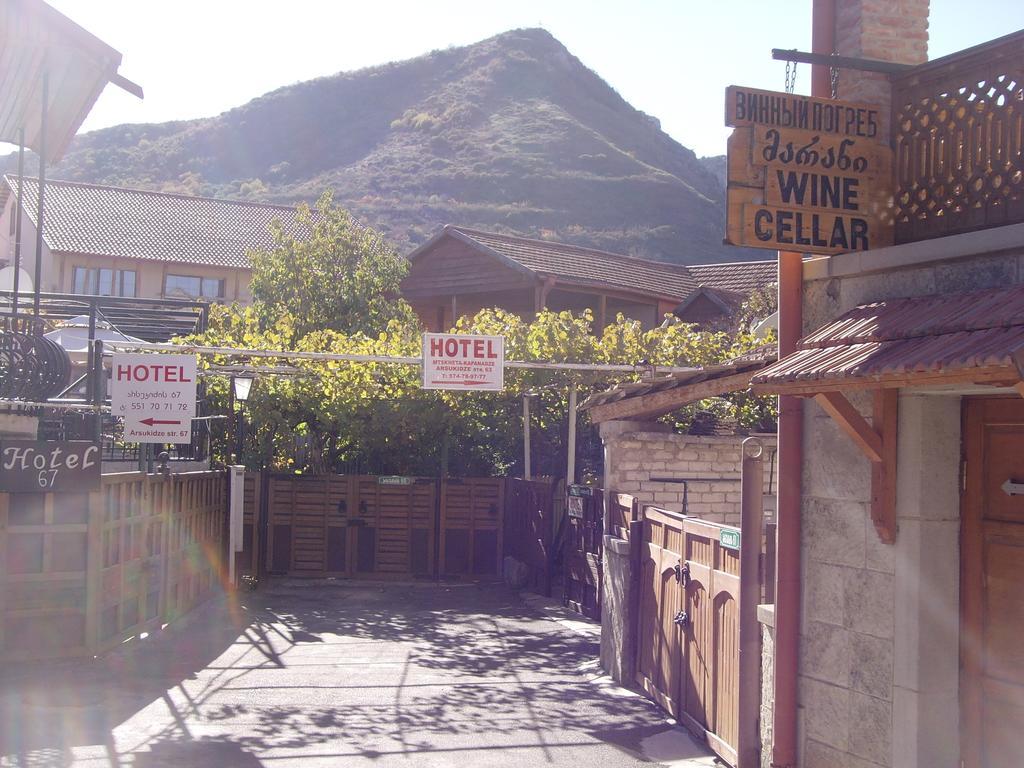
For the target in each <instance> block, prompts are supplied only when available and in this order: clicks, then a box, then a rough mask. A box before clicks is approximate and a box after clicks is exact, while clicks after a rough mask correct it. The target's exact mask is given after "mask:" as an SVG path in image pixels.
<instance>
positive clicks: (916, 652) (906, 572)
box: [798, 232, 1024, 768]
mask: <svg viewBox="0 0 1024 768" xmlns="http://www.w3.org/2000/svg"><path fill="white" fill-rule="evenodd" d="M991 235H992V233H991V232H989V233H985V232H979V233H972V234H971V235H969V236H959V237H960V238H962V241H961V242H964V243H975V244H976V245H975V247H976V248H977V249H978V250H977V251H976V253H975V255H971V253H970V251H969V250H968V249H966V248H965V250H964V255H962V256H960V257H957V258H947V259H945V260H939V261H932V262H922V263H916V264H911V265H908V266H906V267H903V268H897V269H890V270H889V271H876V272H870V273H862V274H855V275H849V276H842V277H833V278H823V279H817V280H813V281H810V282H807V283H805V286H804V288H805V290H804V329H805V331H808V332H809V331H811V330H813V329H815V328H817V327H820V326H821V325H823V324H824V323H826V322H828V321H829V320H831V319H833V318H835V317H836V316H838V315H840V314H842V313H843V312H846V311H848V310H850V309H852V308H853V307H855V306H857V305H859V304H863V303H867V302H872V301H879V300H884V299H890V298H899V297H905V296H921V295H928V294H946V293H948V294H954V293H960V292H964V291H970V290H976V289H983V288H1003V287H1008V286H1011V285H1015V284H1017V285H1019V284H1022V283H1024V255H1022V253H1024V249H1016V250H1003V251H1001V252H998V253H989V252H987V251H986V250H985V248H986V247H987V246H986V241H987V239H988V238H989V237H990V236H991ZM907 248H912V246H904V247H903V249H907ZM892 251H893V252H894V254H898V253H899V252H900V251H901V249H900V248H894V249H892ZM882 256H883V254H881V253H880V254H878V258H882ZM849 399H850V401H851V402H852V403H853V405H854V406H855V407H857V408H858V409H859V410H860V411H861V413H862V414H864V415H865V416H869V414H870V400H869V398H868V396H866V395H861V396H857V395H854V394H850V395H849ZM960 419H961V399H960V397H959V396H957V395H955V394H942V395H940V394H927V395H925V394H914V393H912V392H907V391H904V392H902V393H901V395H900V400H899V438H898V459H897V477H896V482H897V505H896V506H897V525H898V532H897V539H896V543H895V545H891V546H890V545H885V544H882V543H881V542H880V541H879V539H878V536H877V534H876V532H875V529H874V526H873V525H872V523H871V520H870V498H871V483H870V466H869V462H868V460H867V459H866V458H865V457H864V455H863V454H862V453H861V452H860V450H858V448H857V447H856V446H855V445H854V444H853V442H852V441H851V440H850V439H849V438H848V437H847V436H846V435H845V434H843V433H842V432H841V431H840V429H839V427H837V426H836V424H835V422H833V421H832V419H830V418H829V417H828V416H827V415H826V414H825V413H824V412H823V411H822V410H821V409H820V408H819V407H818V406H817V405H816V404H815V403H813V402H811V401H808V402H807V403H806V405H805V408H804V466H803V499H802V512H803V526H802V551H803V564H802V568H803V574H802V581H803V585H804V587H803V604H802V616H801V619H802V621H801V638H800V679H799V688H798V691H799V715H798V723H799V732H800V747H801V755H802V757H801V763H800V764H801V766H806V767H807V768H813V767H814V766H830V767H832V766H856V768H872V767H878V766H881V767H883V768H889V767H890V766H892V767H893V768H896V767H898V768H903V766H911V767H913V766H918V767H920V768H924V767H925V766H927V768H956V767H957V766H958V765H959V762H960V757H959V750H960V747H959V741H958V739H959V735H958V734H959V693H958V677H957V670H958V655H959V635H958V632H959V624H958V621H959V620H958V616H959V607H960V606H959V592H958V587H959V581H958V580H959V562H960V552H959V538H958V537H959V526H960V521H959V487H958V479H959V473H960V440H961V435H960V429H961V423H960Z"/></svg>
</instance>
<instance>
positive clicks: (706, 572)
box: [679, 517, 740, 765]
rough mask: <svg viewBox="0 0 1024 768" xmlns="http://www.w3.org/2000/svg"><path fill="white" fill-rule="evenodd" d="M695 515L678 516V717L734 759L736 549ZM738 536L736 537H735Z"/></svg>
mask: <svg viewBox="0 0 1024 768" xmlns="http://www.w3.org/2000/svg"><path fill="white" fill-rule="evenodd" d="M723 529H727V530H730V531H732V532H735V531H736V529H735V528H727V526H723V525H719V524H718V523H709V522H705V521H703V520H699V519H697V518H692V517H690V518H686V519H685V520H684V521H683V531H682V535H683V542H682V554H683V557H682V562H683V584H684V587H685V589H684V594H685V598H686V599H685V603H684V608H683V610H684V611H685V612H686V623H685V630H686V631H685V632H684V635H683V646H682V652H683V659H682V664H683V675H682V678H681V680H680V685H681V690H680V694H679V702H680V705H679V707H680V712H679V719H680V720H681V721H682V723H683V724H684V725H686V726H687V727H688V728H689V729H690V730H691V731H692V732H694V733H696V734H697V735H701V736H704V738H705V739H707V742H708V744H709V745H710V746H711V748H712V749H713V750H714V751H715V752H716V753H717V754H718V755H719V756H720V757H722V758H723V759H724V760H725V761H726V762H728V763H729V764H730V765H736V745H737V741H738V739H739V688H740V683H739V663H740V617H739V603H740V601H739V590H740V553H739V550H736V549H728V548H726V547H724V546H722V543H721V541H722V536H721V533H722V530H723ZM737 541H738V538H737Z"/></svg>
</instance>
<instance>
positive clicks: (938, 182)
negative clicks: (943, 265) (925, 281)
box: [892, 32, 1024, 243]
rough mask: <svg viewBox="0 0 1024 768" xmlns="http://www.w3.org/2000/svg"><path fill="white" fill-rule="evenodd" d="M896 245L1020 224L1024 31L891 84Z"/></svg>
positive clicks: (1023, 215) (1023, 213) (1023, 212)
mask: <svg viewBox="0 0 1024 768" xmlns="http://www.w3.org/2000/svg"><path fill="white" fill-rule="evenodd" d="M892 106H893V122H892V125H893V148H894V150H895V160H896V164H895V176H896V179H895V182H896V194H895V207H896V242H897V243H907V242H913V241H916V240H926V239H929V238H933V237H940V236H943V235H952V234H957V233H960V232H969V231H972V230H977V229H984V228H987V227H994V226H1001V225H1004V224H1015V223H1018V222H1024V32H1017V33H1014V34H1012V35H1008V36H1006V37H1003V38H1000V39H999V40H995V41H993V42H991V43H986V44H985V45H981V46H978V47H976V48H971V49H968V50H966V51H962V52H960V53H957V54H954V55H952V56H947V57H945V58H942V59H937V60H935V61H933V62H930V63H928V64H924V65H922V66H920V67H915V68H914V69H913V70H910V71H908V73H907V74H905V75H901V76H898V77H894V78H893V92H892Z"/></svg>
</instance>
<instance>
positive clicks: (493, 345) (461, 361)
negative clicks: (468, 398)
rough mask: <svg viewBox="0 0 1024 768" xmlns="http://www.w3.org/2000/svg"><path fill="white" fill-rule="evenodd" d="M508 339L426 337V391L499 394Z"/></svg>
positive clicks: (471, 336) (489, 337) (424, 341)
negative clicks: (452, 390) (445, 390)
mask: <svg viewBox="0 0 1024 768" xmlns="http://www.w3.org/2000/svg"><path fill="white" fill-rule="evenodd" d="M504 386H505V339H504V338H502V337H501V336H475V335H463V334H454V333H425V334H423V388H424V389H458V390H480V391H487V392H500V391H501V390H502V389H503V388H504Z"/></svg>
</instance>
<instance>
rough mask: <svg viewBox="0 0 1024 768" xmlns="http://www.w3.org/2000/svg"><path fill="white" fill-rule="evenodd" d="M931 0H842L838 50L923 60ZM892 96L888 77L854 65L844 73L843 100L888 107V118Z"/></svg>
mask: <svg viewBox="0 0 1024 768" xmlns="http://www.w3.org/2000/svg"><path fill="white" fill-rule="evenodd" d="M928 2H929V0H837V2H836V53H838V54H839V55H841V56H852V57H856V58H864V59H876V60H879V61H892V62H896V63H898V64H923V63H924V62H925V61H927V60H928ZM890 95H891V91H890V87H889V79H888V77H887V76H886V75H883V74H881V73H877V72H858V71H856V70H852V69H847V70H842V71H840V73H839V98H840V99H843V100H844V101H857V102H865V103H868V104H880V105H882V106H884V107H885V109H884V110H883V115H885V116H886V122H888V114H889V106H890ZM886 130H888V128H886Z"/></svg>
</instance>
